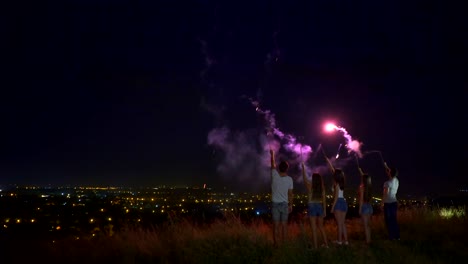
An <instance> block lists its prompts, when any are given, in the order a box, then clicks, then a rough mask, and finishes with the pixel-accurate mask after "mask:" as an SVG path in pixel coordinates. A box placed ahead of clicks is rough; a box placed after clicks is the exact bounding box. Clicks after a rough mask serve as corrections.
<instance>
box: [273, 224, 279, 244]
mask: <svg viewBox="0 0 468 264" xmlns="http://www.w3.org/2000/svg"><path fill="white" fill-rule="evenodd" d="M279 226H280V223H279V222H278V221H274V222H273V245H275V246H278V232H279Z"/></svg>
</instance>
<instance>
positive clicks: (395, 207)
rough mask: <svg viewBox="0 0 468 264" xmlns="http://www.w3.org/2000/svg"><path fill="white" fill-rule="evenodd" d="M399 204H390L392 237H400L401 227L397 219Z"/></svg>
mask: <svg viewBox="0 0 468 264" xmlns="http://www.w3.org/2000/svg"><path fill="white" fill-rule="evenodd" d="M397 212H398V204H397V202H394V203H391V204H390V222H391V234H392V235H391V239H400V228H399V227H398V221H397Z"/></svg>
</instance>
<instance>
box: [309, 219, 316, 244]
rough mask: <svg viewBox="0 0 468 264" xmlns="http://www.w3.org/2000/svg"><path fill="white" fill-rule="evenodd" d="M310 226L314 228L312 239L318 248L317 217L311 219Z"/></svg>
mask: <svg viewBox="0 0 468 264" xmlns="http://www.w3.org/2000/svg"><path fill="white" fill-rule="evenodd" d="M310 225H311V227H312V238H313V241H314V248H317V217H316V216H311V217H310Z"/></svg>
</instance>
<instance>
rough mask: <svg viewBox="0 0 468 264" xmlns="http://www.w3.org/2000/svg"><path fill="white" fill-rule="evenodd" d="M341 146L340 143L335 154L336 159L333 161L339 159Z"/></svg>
mask: <svg viewBox="0 0 468 264" xmlns="http://www.w3.org/2000/svg"><path fill="white" fill-rule="evenodd" d="M341 145H343V144H341V143H340V146H339V147H338V151H337V152H336V157H335V159H338V158H339V157H340V149H341Z"/></svg>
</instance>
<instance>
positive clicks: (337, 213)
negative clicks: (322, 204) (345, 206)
mask: <svg viewBox="0 0 468 264" xmlns="http://www.w3.org/2000/svg"><path fill="white" fill-rule="evenodd" d="M335 220H336V227H337V230H338V240H337V241H338V243H340V242H341V234H342V231H341V225H340V211H335Z"/></svg>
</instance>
